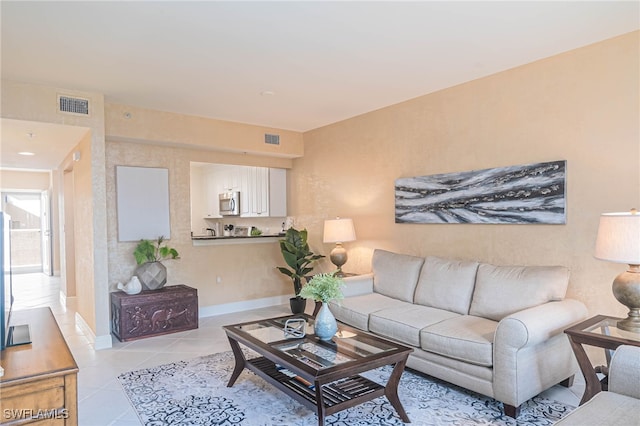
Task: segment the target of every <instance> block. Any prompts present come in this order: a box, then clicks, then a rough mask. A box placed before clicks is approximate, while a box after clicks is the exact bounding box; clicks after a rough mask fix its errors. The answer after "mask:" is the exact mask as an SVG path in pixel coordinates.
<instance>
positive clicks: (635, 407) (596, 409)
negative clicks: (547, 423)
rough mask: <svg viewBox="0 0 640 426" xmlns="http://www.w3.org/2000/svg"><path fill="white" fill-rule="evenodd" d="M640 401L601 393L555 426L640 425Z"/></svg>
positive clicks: (610, 393) (615, 394)
mask: <svg viewBox="0 0 640 426" xmlns="http://www.w3.org/2000/svg"><path fill="white" fill-rule="evenodd" d="M638 413H640V399H636V398H632V397H630V396H626V395H620V394H617V393H613V392H600V393H599V394H597V395H596V396H594V397H593V398H591V399H590V400H589V401H587V402H585V403H584V404H583V405H581V406H580V407H578V408H577V409H575V410H573V411H572V412H571V413H569V415H568V416H566V417H564V418H563V419H562V420H560V421H559V422H558V423H556V424H555V426H602V425H625V426H631V425H636V426H637V425H640V416H639V415H638Z"/></svg>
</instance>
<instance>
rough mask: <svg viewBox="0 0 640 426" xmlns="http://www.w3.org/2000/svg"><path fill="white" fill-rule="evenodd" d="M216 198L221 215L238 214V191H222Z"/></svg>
mask: <svg viewBox="0 0 640 426" xmlns="http://www.w3.org/2000/svg"><path fill="white" fill-rule="evenodd" d="M218 199H219V203H220V215H221V216H240V192H238V191H235V192H223V193H222V194H220V195H219V196H218Z"/></svg>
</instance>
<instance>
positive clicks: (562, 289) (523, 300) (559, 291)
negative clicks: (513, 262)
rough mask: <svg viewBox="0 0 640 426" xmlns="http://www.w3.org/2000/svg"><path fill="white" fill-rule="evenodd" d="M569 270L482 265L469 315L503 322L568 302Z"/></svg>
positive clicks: (549, 267) (547, 267)
mask: <svg viewBox="0 0 640 426" xmlns="http://www.w3.org/2000/svg"><path fill="white" fill-rule="evenodd" d="M568 285H569V269H567V268H565V267H564V266H494V265H489V264H481V265H480V266H479V267H478V274H477V276H476V287H475V290H474V292H473V300H472V301H471V307H470V308H469V315H475V316H479V317H484V318H489V319H492V320H495V321H500V320H501V319H502V318H504V317H506V316H509V315H511V314H513V313H515V312H518V311H522V310H524V309H527V308H532V307H534V306H538V305H542V304H543V303H546V302H552V301H558V300H562V299H564V296H565V293H566V292H567V286H568Z"/></svg>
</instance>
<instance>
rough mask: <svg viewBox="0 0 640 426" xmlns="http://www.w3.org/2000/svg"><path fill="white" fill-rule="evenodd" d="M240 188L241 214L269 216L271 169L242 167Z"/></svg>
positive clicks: (242, 215) (246, 215)
mask: <svg viewBox="0 0 640 426" xmlns="http://www.w3.org/2000/svg"><path fill="white" fill-rule="evenodd" d="M240 181H241V188H240V212H241V213H240V216H241V217H268V216H269V169H268V168H266V167H248V166H246V167H242V168H241V179H240Z"/></svg>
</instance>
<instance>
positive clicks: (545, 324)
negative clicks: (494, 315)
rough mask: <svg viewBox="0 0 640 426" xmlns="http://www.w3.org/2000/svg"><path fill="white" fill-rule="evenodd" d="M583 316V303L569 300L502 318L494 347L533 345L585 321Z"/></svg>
mask: <svg viewBox="0 0 640 426" xmlns="http://www.w3.org/2000/svg"><path fill="white" fill-rule="evenodd" d="M587 314H588V312H587V308H586V307H585V306H584V304H583V303H582V302H579V301H577V300H573V299H564V300H562V301H559V302H548V303H545V304H542V305H538V306H534V307H533V308H529V309H525V310H523V311H520V312H516V313H514V314H511V315H509V316H507V317H505V318H503V319H502V320H501V321H500V322H499V323H498V328H497V329H496V334H495V339H494V345H495V346H496V347H497V346H502V345H506V346H510V347H512V348H522V347H524V346H534V345H536V344H538V343H541V342H544V341H545V340H548V339H550V338H551V337H553V336H555V335H557V334H561V333H562V332H563V331H564V330H565V329H566V328H568V327H569V326H571V325H573V324H575V323H577V322H579V321H582V320H584V319H586V318H587Z"/></svg>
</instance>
